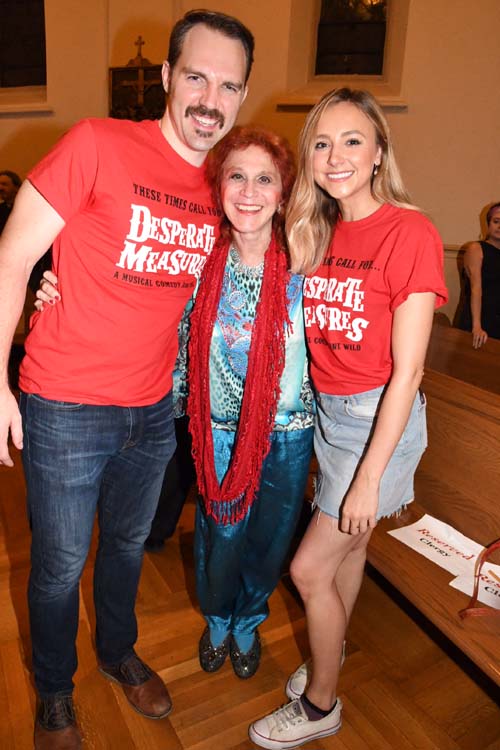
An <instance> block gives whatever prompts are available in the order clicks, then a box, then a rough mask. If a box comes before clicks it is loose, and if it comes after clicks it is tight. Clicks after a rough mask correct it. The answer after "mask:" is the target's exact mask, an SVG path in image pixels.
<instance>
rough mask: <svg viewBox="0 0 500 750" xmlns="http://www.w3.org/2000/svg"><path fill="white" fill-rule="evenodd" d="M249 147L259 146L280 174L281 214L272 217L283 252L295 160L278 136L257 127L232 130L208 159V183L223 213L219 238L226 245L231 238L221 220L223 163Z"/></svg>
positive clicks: (240, 127)
mask: <svg viewBox="0 0 500 750" xmlns="http://www.w3.org/2000/svg"><path fill="white" fill-rule="evenodd" d="M249 146H258V147H259V148H261V149H262V150H263V151H265V152H266V153H267V154H268V155H269V156H270V157H271V160H272V162H273V164H274V165H275V167H276V169H277V170H278V172H279V175H280V177H281V184H282V186H283V189H282V194H281V206H282V208H281V211H280V212H278V211H277V212H276V213H275V214H274V216H273V231H274V236H275V237H276V239H277V241H278V243H279V244H280V245H281V246H282V247H283V248H285V247H286V239H285V214H286V207H287V205H288V201H289V199H290V194H291V192H292V188H293V184H294V182H295V175H296V166H295V156H294V153H293V151H292V149H291V147H290V144H289V143H288V141H287V140H286V138H283V137H282V136H280V135H277V133H273V131H272V130H267V129H266V128H262V127H259V126H252V125H243V126H238V127H235V128H233V129H232V130H231V131H230V132H229V133H228V134H227V135H226V136H225V137H224V138H223V139H222V140H221V141H219V143H218V144H217V145H216V146H215V148H214V149H212V151H211V152H210V154H209V156H208V159H207V179H208V183H209V185H210V187H211V189H212V194H213V198H214V201H215V203H216V205H217V208H219V209H220V210H221V212H222V219H221V223H220V227H219V236H220V239H221V241H223V242H224V241H227V240H229V239H230V236H231V226H230V224H229V222H228V220H227V219H226V217H225V216H224V210H223V208H222V205H221V200H220V194H221V183H222V176H223V171H224V164H225V163H226V161H227V159H228V157H229V155H230V154H232V153H233V151H244V150H245V149H246V148H249Z"/></svg>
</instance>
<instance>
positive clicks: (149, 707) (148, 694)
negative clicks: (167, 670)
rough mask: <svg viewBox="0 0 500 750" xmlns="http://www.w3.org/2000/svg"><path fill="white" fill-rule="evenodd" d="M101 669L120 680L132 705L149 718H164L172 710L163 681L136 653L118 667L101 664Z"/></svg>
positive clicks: (110, 678) (103, 672) (108, 676)
mask: <svg viewBox="0 0 500 750" xmlns="http://www.w3.org/2000/svg"><path fill="white" fill-rule="evenodd" d="M99 671H100V672H102V674H103V675H104V676H105V677H107V678H108V680H113V682H118V683H119V684H120V685H121V686H122V688H123V692H124V693H125V696H126V698H127V700H128V702H129V703H130V705H131V706H132V708H135V710H136V711H138V712H139V713H140V714H142V715H143V716H147V717H148V719H163V718H165V716H168V714H169V713H170V711H171V710H172V701H171V699H170V695H169V694H168V690H167V688H166V687H165V685H164V683H163V681H162V680H161V678H160V677H159V675H157V674H156V672H153V670H152V669H150V668H149V667H148V665H147V664H145V663H144V662H143V661H142V659H139V657H138V656H137V655H136V654H132V656H129V657H128V658H127V659H125V661H122V663H121V664H118V665H117V666H116V667H108V666H106V665H105V664H100V665H99Z"/></svg>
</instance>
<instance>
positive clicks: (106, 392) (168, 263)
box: [20, 119, 219, 406]
mask: <svg viewBox="0 0 500 750" xmlns="http://www.w3.org/2000/svg"><path fill="white" fill-rule="evenodd" d="M28 178H29V180H30V181H31V183H32V184H33V185H34V187H35V188H36V189H37V190H38V191H39V192H40V193H41V195H43V197H44V198H45V199H46V200H47V201H48V202H49V203H50V204H51V205H52V206H53V208H54V209H55V210H56V211H57V212H58V214H59V215H60V216H61V217H62V218H63V219H64V220H65V222H66V226H65V227H64V229H63V231H62V232H61V234H60V235H59V237H58V238H57V239H56V241H55V243H54V248H53V263H54V271H55V273H56V274H57V276H58V279H59V290H60V292H61V298H62V299H61V302H59V303H58V304H56V305H54V306H53V307H46V309H45V310H44V312H43V313H35V315H34V316H33V318H32V330H31V332H30V335H29V336H28V339H27V342H26V357H25V359H24V361H23V364H22V368H21V378H20V387H21V388H22V390H24V391H26V392H29V393H37V394H40V395H41V396H44V397H46V398H50V399H55V400H62V401H70V402H77V403H80V402H81V403H87V404H115V405H118V406H144V405H147V404H153V403H156V402H157V401H159V400H160V399H161V398H163V396H164V395H165V394H166V393H167V392H168V391H169V389H170V388H171V385H172V369H173V366H174V363H175V357H176V353H177V325H178V323H179V320H180V317H181V314H182V311H183V309H184V307H185V305H186V302H187V300H188V299H189V297H190V296H191V294H192V291H193V289H194V286H195V283H196V279H197V277H199V275H200V273H201V270H202V268H203V265H204V263H205V260H206V258H207V256H208V254H209V253H210V251H211V249H212V247H213V244H214V241H215V232H216V227H217V226H218V223H219V218H218V216H217V211H216V209H215V208H214V205H213V202H212V199H211V195H210V191H209V189H208V186H207V184H206V182H205V170H204V168H198V167H194V166H192V165H191V164H188V163H187V162H186V161H184V160H183V159H182V158H181V157H180V156H179V155H178V154H177V153H176V152H175V151H174V150H173V149H172V148H171V147H170V146H169V145H168V143H167V141H166V140H165V138H164V137H163V135H162V133H161V130H160V128H159V126H158V122H156V121H155V122H151V121H145V122H141V123H133V122H129V121H124V120H111V119H108V120H84V121H82V122H80V123H79V124H77V125H76V126H75V127H73V128H72V129H71V130H70V131H69V132H68V133H67V134H66V135H65V136H63V138H62V139H61V140H60V141H59V143H58V144H56V146H55V147H54V148H53V149H52V151H51V152H50V153H49V154H48V155H47V156H46V157H45V158H44V159H43V160H42V161H41V162H40V164H38V166H37V167H35V168H34V169H33V171H32V172H31V173H30V175H29V177H28Z"/></svg>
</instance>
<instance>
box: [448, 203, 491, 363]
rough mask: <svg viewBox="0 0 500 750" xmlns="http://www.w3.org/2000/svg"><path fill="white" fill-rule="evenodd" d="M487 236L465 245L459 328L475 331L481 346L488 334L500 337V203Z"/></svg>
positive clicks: (475, 339) (474, 343)
mask: <svg viewBox="0 0 500 750" xmlns="http://www.w3.org/2000/svg"><path fill="white" fill-rule="evenodd" d="M486 224H487V233H486V239H484V240H482V241H481V242H468V243H467V244H465V245H464V246H463V248H462V249H464V250H465V256H464V273H465V299H464V306H463V308H462V313H461V316H460V322H459V325H458V327H459V328H461V329H462V330H464V331H472V346H473V347H474V349H479V347H481V346H482V345H483V344H485V343H486V341H487V339H488V337H491V338H493V339H500V203H494V204H493V205H492V206H490V208H489V209H488V212H487V214H486Z"/></svg>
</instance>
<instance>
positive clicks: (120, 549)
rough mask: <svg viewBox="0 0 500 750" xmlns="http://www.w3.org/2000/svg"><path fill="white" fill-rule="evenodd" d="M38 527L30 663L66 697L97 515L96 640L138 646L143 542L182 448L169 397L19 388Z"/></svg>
mask: <svg viewBox="0 0 500 750" xmlns="http://www.w3.org/2000/svg"><path fill="white" fill-rule="evenodd" d="M20 407H21V413H22V416H23V427H24V450H23V464H24V471H25V476H26V485H27V493H28V513H29V516H30V520H31V525H32V532H33V537H32V544H31V574H30V580H29V587H28V604H29V610H30V624H31V638H32V647H33V670H34V674H35V683H36V686H37V689H38V691H39V693H40V696H41V697H42V698H44V697H47V696H49V695H55V694H57V695H69V694H70V693H71V691H72V689H73V681H72V677H73V674H74V673H75V671H76V667H77V656H76V645H75V641H76V634H77V629H78V610H79V581H80V577H81V574H82V570H83V566H84V564H85V561H86V559H87V555H88V552H89V546H90V541H91V536H92V527H93V524H94V519H95V515H96V510H97V515H98V520H99V532H100V533H99V545H98V549H97V556H96V561H95V569H94V604H95V612H96V623H97V629H96V647H97V654H98V658H99V660H100V661H101V662H102V663H105V664H108V665H116V664H118V663H119V662H121V661H123V659H125V658H127V656H129V655H130V654H132V653H133V649H134V644H135V642H136V640H137V621H136V617H135V612H134V606H135V598H136V593H137V586H138V583H139V577H140V573H141V566H142V557H143V543H144V540H145V539H146V537H147V536H148V534H149V530H150V527H151V521H152V519H153V516H154V514H155V510H156V505H157V502H158V497H159V494H160V489H161V485H162V480H163V475H164V473H165V467H166V465H167V463H168V461H169V460H170V457H171V456H172V454H173V452H174V449H175V432H174V423H173V413H172V396H171V394H168V395H167V396H165V398H163V399H162V400H161V401H159V402H158V403H157V404H153V405H152V406H143V407H121V406H91V405H85V404H71V403H67V402H61V401H49V400H47V399H44V398H41V397H40V396H37V395H33V394H25V393H22V394H21V400H20Z"/></svg>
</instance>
